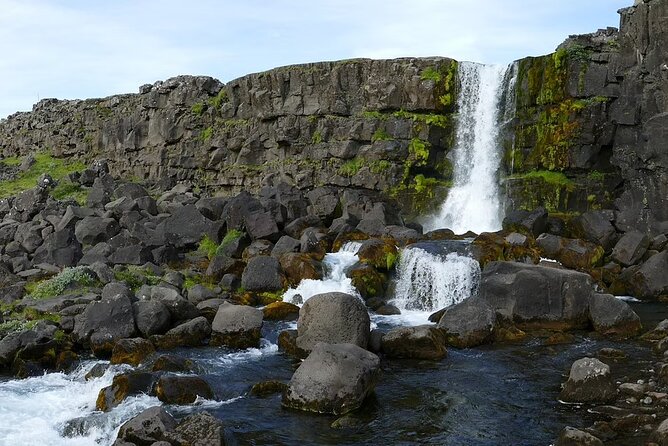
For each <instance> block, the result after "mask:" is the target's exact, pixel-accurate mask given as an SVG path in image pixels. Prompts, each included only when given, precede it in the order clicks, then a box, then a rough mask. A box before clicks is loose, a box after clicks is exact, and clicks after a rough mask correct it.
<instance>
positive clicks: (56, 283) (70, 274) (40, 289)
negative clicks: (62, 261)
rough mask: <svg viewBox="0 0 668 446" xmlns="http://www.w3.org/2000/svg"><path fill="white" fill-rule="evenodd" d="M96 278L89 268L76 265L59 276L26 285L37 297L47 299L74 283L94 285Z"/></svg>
mask: <svg viewBox="0 0 668 446" xmlns="http://www.w3.org/2000/svg"><path fill="white" fill-rule="evenodd" d="M95 284H96V281H95V279H94V278H93V276H92V275H91V274H90V272H89V270H88V268H86V267H84V266H76V267H73V268H65V269H64V270H62V271H61V272H60V273H59V274H58V275H57V276H55V277H52V278H51V279H47V280H45V281H42V282H38V283H36V284H34V285H33V286H29V285H26V291H28V292H29V294H30V296H31V297H33V298H35V299H47V298H50V297H55V296H61V295H62V294H63V293H64V292H65V290H66V289H67V288H68V287H71V286H72V285H78V286H93V285H95Z"/></svg>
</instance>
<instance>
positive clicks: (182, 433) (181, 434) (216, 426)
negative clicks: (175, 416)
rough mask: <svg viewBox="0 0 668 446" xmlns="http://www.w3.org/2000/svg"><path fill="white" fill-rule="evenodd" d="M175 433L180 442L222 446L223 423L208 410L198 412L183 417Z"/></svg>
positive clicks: (199, 445) (201, 445) (204, 445)
mask: <svg viewBox="0 0 668 446" xmlns="http://www.w3.org/2000/svg"><path fill="white" fill-rule="evenodd" d="M175 433H176V434H177V435H178V438H179V439H180V440H181V441H182V444H187V445H193V446H208V445H211V446H224V445H225V444H226V443H225V431H224V429H223V423H222V422H221V421H220V420H219V419H218V418H216V417H214V416H213V415H211V414H209V413H208V412H198V413H194V414H192V415H188V416H187V417H185V418H184V419H183V420H181V422H180V423H179V425H178V426H176V429H175Z"/></svg>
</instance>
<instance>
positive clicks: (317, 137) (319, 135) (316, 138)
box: [311, 130, 322, 144]
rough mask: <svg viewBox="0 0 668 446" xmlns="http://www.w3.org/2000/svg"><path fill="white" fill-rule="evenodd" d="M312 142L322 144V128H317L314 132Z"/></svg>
mask: <svg viewBox="0 0 668 446" xmlns="http://www.w3.org/2000/svg"><path fill="white" fill-rule="evenodd" d="M311 142H312V143H313V144H320V143H321V142H322V133H320V130H316V131H315V132H314V133H313V137H312V138H311Z"/></svg>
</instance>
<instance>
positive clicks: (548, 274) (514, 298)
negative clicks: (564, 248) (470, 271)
mask: <svg viewBox="0 0 668 446" xmlns="http://www.w3.org/2000/svg"><path fill="white" fill-rule="evenodd" d="M592 292H593V288H592V282H591V277H590V276H589V275H587V274H584V273H580V272H577V271H571V270H566V269H559V268H552V267H547V266H541V265H528V264H524V263H515V262H492V263H489V264H488V265H487V266H486V267H485V269H484V270H483V272H482V278H481V281H480V290H479V299H482V300H483V301H484V302H485V303H486V304H487V305H489V306H490V307H491V308H492V309H493V310H495V311H496V313H497V315H499V316H501V317H502V318H505V319H508V320H510V321H511V322H514V323H515V324H518V325H520V326H523V327H527V328H532V327H535V328H553V329H569V328H587V326H588V325H589V319H588V315H589V314H588V313H589V311H588V310H589V296H590V295H591V294H592ZM476 299H477V298H476Z"/></svg>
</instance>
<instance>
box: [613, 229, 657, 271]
mask: <svg viewBox="0 0 668 446" xmlns="http://www.w3.org/2000/svg"><path fill="white" fill-rule="evenodd" d="M647 248H649V238H648V237H647V235H645V234H643V233H642V232H639V231H630V232H627V233H626V234H624V236H623V237H622V238H621V239H619V241H618V242H617V244H616V245H615V248H614V249H613V250H612V259H613V260H615V261H616V262H617V263H620V264H622V265H624V266H631V265H634V264H636V263H638V261H639V260H640V259H641V258H642V256H643V255H644V254H645V252H646V251H647Z"/></svg>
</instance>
